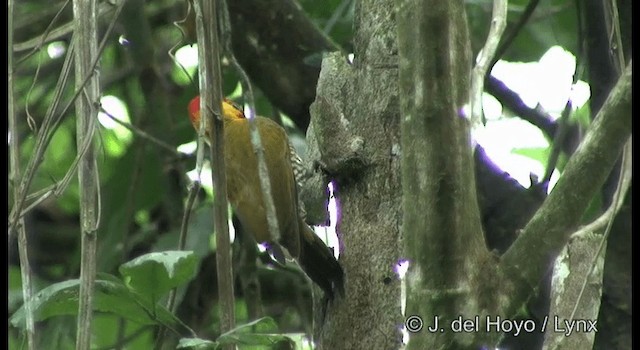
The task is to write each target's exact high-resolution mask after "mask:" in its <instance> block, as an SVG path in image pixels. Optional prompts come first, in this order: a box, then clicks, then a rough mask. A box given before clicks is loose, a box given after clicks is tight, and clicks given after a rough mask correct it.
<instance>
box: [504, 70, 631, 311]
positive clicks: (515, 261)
mask: <svg viewBox="0 0 640 350" xmlns="http://www.w3.org/2000/svg"><path fill="white" fill-rule="evenodd" d="M631 67H632V63H631V62H630V63H629V64H628V65H627V68H626V69H625V72H624V74H622V76H621V78H620V79H619V81H618V83H617V84H616V86H615V87H614V88H613V90H612V91H611V93H610V94H609V97H608V99H607V101H606V103H605V105H604V106H603V108H602V109H601V110H600V112H599V113H598V116H597V117H596V118H595V120H594V122H593V124H592V125H591V128H590V130H589V133H588V134H587V135H586V137H585V139H584V141H583V143H582V145H581V146H580V147H579V148H578V150H577V151H576V153H574V154H573V156H572V157H571V159H570V160H569V162H568V163H567V166H566V167H565V170H564V173H563V175H562V177H561V178H560V181H558V183H557V184H556V186H555V188H554V189H553V191H552V192H551V194H550V195H549V197H548V198H547V200H546V201H545V202H544V203H543V205H542V206H541V207H540V209H539V210H538V211H537V212H536V214H535V215H534V217H533V218H532V219H531V220H530V221H529V223H528V224H527V225H526V227H525V228H524V229H523V231H522V233H521V234H520V236H519V237H518V239H517V240H516V241H515V242H514V243H513V245H512V246H511V247H510V248H509V250H507V252H506V253H505V254H504V255H503V257H502V261H501V268H502V270H503V273H505V274H506V275H507V276H510V277H511V278H512V279H513V282H514V286H517V287H516V288H518V290H517V292H516V293H517V294H518V295H517V296H516V297H514V298H513V301H514V303H519V302H522V300H523V298H524V296H525V295H528V294H529V291H530V289H528V288H532V287H534V286H536V285H537V284H538V282H539V281H540V279H541V278H542V277H543V276H544V274H545V273H546V271H547V269H548V268H549V262H550V261H551V260H550V259H549V256H557V255H558V252H559V251H560V249H561V248H562V247H563V246H564V244H565V243H566V242H567V240H568V239H569V236H570V234H571V231H572V229H573V228H574V227H575V225H577V224H578V222H579V220H580V217H581V216H582V214H583V213H584V211H585V209H586V207H587V205H588V203H589V200H590V199H591V198H593V196H594V195H595V194H596V192H597V191H598V190H599V189H600V187H601V186H602V184H603V183H604V181H605V179H606V178H607V176H608V175H609V173H610V171H611V169H612V168H613V166H614V164H615V162H616V160H617V159H618V156H619V154H620V150H621V149H622V146H623V145H624V143H625V142H626V141H627V138H628V136H629V135H630V134H631V77H632V73H631ZM532 247H535V249H532ZM514 305H515V304H514ZM518 305H520V304H518Z"/></svg>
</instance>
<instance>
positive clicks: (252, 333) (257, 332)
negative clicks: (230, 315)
mask: <svg viewBox="0 0 640 350" xmlns="http://www.w3.org/2000/svg"><path fill="white" fill-rule="evenodd" d="M277 331H278V325H277V324H276V322H275V321H274V320H273V319H272V318H270V317H263V318H260V319H257V320H255V321H252V322H249V323H247V324H243V325H241V326H238V327H236V328H234V329H232V330H230V331H229V332H226V333H224V334H222V335H221V336H220V337H218V339H216V343H218V344H221V345H224V344H238V345H265V346H270V345H274V344H276V343H278V342H281V341H287V340H289V338H288V337H287V336H285V335H282V334H277V333H276V332H277Z"/></svg>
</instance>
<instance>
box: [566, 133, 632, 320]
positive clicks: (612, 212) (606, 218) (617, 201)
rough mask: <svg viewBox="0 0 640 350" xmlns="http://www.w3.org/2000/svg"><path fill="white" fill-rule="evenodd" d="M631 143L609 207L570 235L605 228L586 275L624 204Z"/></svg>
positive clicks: (625, 150)
mask: <svg viewBox="0 0 640 350" xmlns="http://www.w3.org/2000/svg"><path fill="white" fill-rule="evenodd" d="M631 144H632V143H631V137H629V140H628V141H627V143H626V144H625V146H624V151H623V154H622V169H621V171H620V178H619V181H618V187H617V188H616V192H615V193H614V194H613V202H612V203H611V205H609V208H607V211H605V212H604V214H602V215H600V217H598V218H597V219H595V220H594V221H593V222H591V223H590V224H588V225H586V226H584V227H582V228H581V229H579V230H578V231H576V232H575V233H574V234H573V235H572V237H576V236H581V235H584V234H587V233H591V232H596V231H599V230H601V229H602V228H603V227H604V228H605V231H604V234H603V235H602V238H601V239H600V245H599V246H598V252H597V253H596V255H594V256H593V260H592V262H591V268H590V270H589V273H588V274H587V276H590V275H591V274H592V273H593V270H594V269H595V266H596V261H597V260H598V257H599V256H600V254H601V253H602V251H603V249H604V245H605V243H606V242H607V239H608V238H609V234H610V233H611V226H612V225H613V219H614V218H615V217H616V214H618V211H620V208H622V204H624V198H625V197H626V195H627V191H628V190H629V187H631V177H632V172H633V166H632V164H631V157H632V150H631ZM587 281H588V279H585V280H584V282H583V283H582V287H581V288H580V293H579V294H578V298H577V299H576V303H575V305H574V307H573V311H571V317H569V320H573V317H574V316H575V314H576V311H577V310H578V305H579V304H580V300H581V299H582V296H583V294H584V291H585V289H586V287H587Z"/></svg>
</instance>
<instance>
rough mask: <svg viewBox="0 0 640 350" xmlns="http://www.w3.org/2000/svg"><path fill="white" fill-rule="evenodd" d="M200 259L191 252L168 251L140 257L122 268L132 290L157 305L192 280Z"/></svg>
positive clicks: (122, 272)
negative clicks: (165, 295) (171, 292)
mask: <svg viewBox="0 0 640 350" xmlns="http://www.w3.org/2000/svg"><path fill="white" fill-rule="evenodd" d="M196 265H197V258H196V256H195V254H194V253H193V252H190V251H165V252H156V253H149V254H145V255H142V256H139V257H137V258H135V259H133V260H131V261H129V262H126V263H124V264H122V265H121V266H120V274H122V276H123V277H124V278H125V281H127V284H128V285H129V287H131V288H132V289H133V290H135V291H137V292H138V293H139V294H140V295H142V296H144V297H145V298H147V300H148V301H150V302H152V303H154V304H155V303H156V302H157V301H158V300H159V299H160V298H161V297H162V296H163V295H164V294H165V293H167V292H168V291H170V290H171V289H172V288H175V287H177V286H179V285H182V284H184V283H186V282H188V281H189V280H191V279H192V278H193V277H194V276H195V273H196Z"/></svg>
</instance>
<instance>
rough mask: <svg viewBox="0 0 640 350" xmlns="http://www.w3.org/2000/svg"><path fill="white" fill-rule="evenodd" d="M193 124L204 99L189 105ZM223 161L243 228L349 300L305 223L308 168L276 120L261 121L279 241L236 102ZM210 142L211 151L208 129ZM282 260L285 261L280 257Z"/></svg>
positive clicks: (230, 109)
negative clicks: (302, 189) (302, 194)
mask: <svg viewBox="0 0 640 350" xmlns="http://www.w3.org/2000/svg"><path fill="white" fill-rule="evenodd" d="M188 109H189V118H190V120H191V123H192V125H193V127H194V128H195V129H196V130H198V129H199V128H200V96H196V97H195V98H193V99H192V100H191V102H190V103H189V108H188ZM221 111H222V115H223V120H224V152H225V155H224V160H225V168H226V169H225V174H226V177H227V197H228V200H229V203H230V204H231V207H232V208H233V210H234V213H235V214H236V216H237V217H238V219H239V220H240V222H241V223H242V226H243V227H244V228H245V229H246V230H247V231H248V232H250V233H251V234H252V235H253V237H254V238H255V240H256V242H258V243H266V244H267V245H269V246H271V247H274V248H275V249H274V250H273V252H274V256H275V257H276V260H282V261H280V262H281V263H282V262H284V258H283V257H282V254H281V253H280V254H278V251H279V246H280V245H281V246H283V247H284V248H286V249H287V251H288V252H289V254H290V255H291V256H292V257H293V258H294V259H296V261H297V262H298V264H299V265H300V267H301V268H302V270H303V271H304V272H305V273H306V274H307V275H308V276H309V277H310V278H311V280H312V281H313V282H315V283H316V284H317V285H318V286H320V288H322V290H324V292H325V293H326V295H327V296H328V297H329V299H332V298H333V297H334V295H335V292H336V291H337V292H338V293H339V294H344V292H343V290H344V273H343V270H342V267H341V266H340V264H339V263H338V261H337V260H336V259H335V257H334V255H333V253H332V252H331V251H330V250H329V248H328V247H327V246H326V245H325V244H324V242H323V241H322V240H321V239H320V237H318V236H317V235H316V234H315V232H314V231H313V230H312V229H311V228H310V227H309V226H308V225H307V224H306V222H305V221H304V215H305V213H304V209H303V206H302V202H301V201H300V199H299V197H298V186H300V185H301V179H302V176H304V171H303V169H304V167H302V163H301V161H300V157H298V155H297V153H296V152H295V150H294V148H293V146H292V145H291V144H290V142H289V138H288V136H287V134H286V132H285V130H284V129H283V128H282V127H281V126H280V125H278V124H277V123H276V122H274V121H273V120H271V119H268V118H264V117H260V116H257V117H256V120H255V123H257V124H256V126H257V128H258V131H259V133H260V139H261V141H262V147H263V148H264V158H265V162H266V165H267V169H268V173H269V178H270V183H271V194H272V197H273V202H274V205H275V208H276V217H277V219H278V228H279V230H280V232H278V234H279V237H272V236H271V234H270V232H269V227H268V224H267V214H266V209H265V205H264V201H263V196H262V188H261V186H260V177H259V173H258V164H257V157H256V155H255V152H254V149H253V146H252V144H251V141H250V136H249V120H248V119H247V118H246V117H245V115H244V113H243V111H242V110H241V109H240V108H239V107H238V106H236V105H235V104H234V103H233V102H232V101H230V100H228V99H226V98H225V99H223V101H222V109H221ZM205 130H206V138H205V140H206V141H207V143H208V144H209V145H210V144H211V143H210V142H211V139H210V137H211V133H210V127H209V126H208V125H207V126H206V128H205ZM278 255H280V256H281V257H279V256H278Z"/></svg>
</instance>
